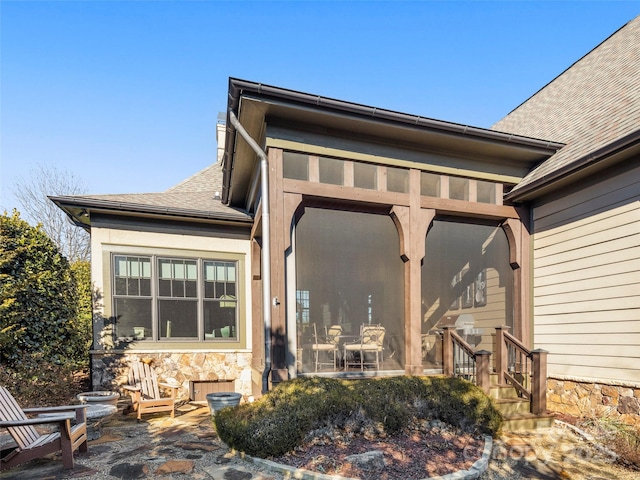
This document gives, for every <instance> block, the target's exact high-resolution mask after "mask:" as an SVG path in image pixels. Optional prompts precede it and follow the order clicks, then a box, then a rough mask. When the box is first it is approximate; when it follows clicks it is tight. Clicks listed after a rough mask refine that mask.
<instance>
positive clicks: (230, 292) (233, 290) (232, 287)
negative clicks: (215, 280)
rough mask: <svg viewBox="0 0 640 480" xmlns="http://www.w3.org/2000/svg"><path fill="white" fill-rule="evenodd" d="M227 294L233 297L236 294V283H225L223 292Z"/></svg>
mask: <svg viewBox="0 0 640 480" xmlns="http://www.w3.org/2000/svg"><path fill="white" fill-rule="evenodd" d="M225 293H226V294H227V295H231V296H233V297H235V296H236V284H235V283H227V291H226V292H225Z"/></svg>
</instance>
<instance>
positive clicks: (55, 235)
mask: <svg viewBox="0 0 640 480" xmlns="http://www.w3.org/2000/svg"><path fill="white" fill-rule="evenodd" d="M85 192H86V188H85V186H84V184H82V182H81V181H80V180H79V179H78V178H77V177H76V176H75V175H74V174H73V173H70V172H66V171H63V170H58V169H57V168H56V167H51V166H44V165H40V166H38V167H37V168H35V169H33V170H31V172H30V175H29V177H28V178H27V179H25V178H20V179H19V180H18V181H17V182H16V185H15V191H14V195H15V196H16V198H17V199H18V202H19V203H20V208H21V210H22V212H23V213H24V214H25V217H26V218H27V219H29V220H31V221H32V222H33V223H40V224H42V229H43V231H44V232H45V233H46V234H47V235H48V236H49V238H50V239H51V240H53V242H54V243H55V244H56V245H57V246H58V248H59V249H60V251H61V252H62V254H63V255H64V256H65V257H66V258H67V259H68V260H69V261H71V262H75V261H77V260H89V253H90V248H89V234H88V233H87V232H85V231H84V230H83V229H82V228H78V227H77V226H75V225H73V224H72V223H71V221H70V220H69V218H68V217H67V216H66V214H65V213H64V212H63V211H62V210H60V209H59V208H58V207H57V206H56V205H55V204H54V203H53V202H52V201H51V200H49V198H48V196H49V195H51V196H63V195H79V194H82V193H85Z"/></svg>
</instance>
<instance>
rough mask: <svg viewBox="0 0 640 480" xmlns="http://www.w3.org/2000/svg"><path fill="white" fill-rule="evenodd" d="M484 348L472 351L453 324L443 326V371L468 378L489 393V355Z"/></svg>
mask: <svg viewBox="0 0 640 480" xmlns="http://www.w3.org/2000/svg"><path fill="white" fill-rule="evenodd" d="M490 355H491V352H487V351H486V350H479V351H477V352H474V351H473V347H472V346H471V345H469V344H468V343H467V342H465V341H464V339H463V338H462V337H461V336H460V335H458V334H457V333H456V328H455V326H446V327H444V328H443V338H442V356H443V359H442V365H443V373H444V374H445V375H448V376H450V377H459V378H464V379H465V380H469V381H470V382H472V383H475V384H476V385H478V386H480V387H481V388H482V389H483V390H484V391H485V392H486V393H489V370H490V368H489V356H490Z"/></svg>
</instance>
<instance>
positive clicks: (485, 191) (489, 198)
mask: <svg viewBox="0 0 640 480" xmlns="http://www.w3.org/2000/svg"><path fill="white" fill-rule="evenodd" d="M478 202H480V203H490V204H495V203H496V184H495V183H492V182H483V181H480V180H478Z"/></svg>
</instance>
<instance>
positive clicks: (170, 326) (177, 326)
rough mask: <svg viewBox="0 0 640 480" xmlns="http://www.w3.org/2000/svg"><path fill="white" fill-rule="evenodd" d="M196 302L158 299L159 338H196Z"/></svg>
mask: <svg viewBox="0 0 640 480" xmlns="http://www.w3.org/2000/svg"><path fill="white" fill-rule="evenodd" d="M197 310H198V302H195V301H193V300H160V301H159V302H158V320H159V323H160V337H161V338H197V337H198V313H197Z"/></svg>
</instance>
